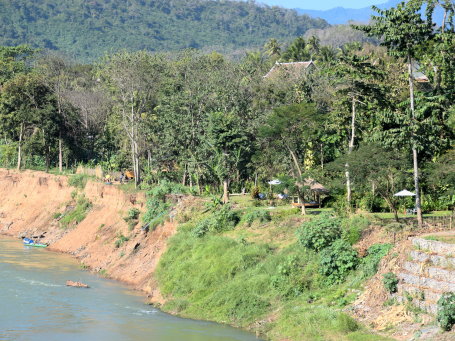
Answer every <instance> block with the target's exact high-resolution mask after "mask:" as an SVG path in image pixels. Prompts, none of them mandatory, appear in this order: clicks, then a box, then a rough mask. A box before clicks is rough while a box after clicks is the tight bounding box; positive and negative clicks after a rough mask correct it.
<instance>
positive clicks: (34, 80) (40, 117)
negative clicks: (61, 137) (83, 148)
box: [0, 74, 58, 170]
mask: <svg viewBox="0 0 455 341" xmlns="http://www.w3.org/2000/svg"><path fill="white" fill-rule="evenodd" d="M54 104H55V102H54V98H53V97H52V94H51V93H50V91H49V89H48V88H47V87H46V86H45V85H44V84H43V83H42V82H41V78H40V76H39V75H37V74H27V75H25V74H19V75H17V76H16V77H14V78H13V79H10V80H9V81H8V82H6V83H5V84H4V85H3V88H2V91H1V92H0V127H1V128H2V130H3V131H5V132H6V133H7V134H9V136H10V137H11V138H12V139H14V140H17V143H18V149H17V169H18V170H19V169H20V168H21V165H22V157H23V152H22V150H23V144H24V140H25V139H26V137H27V135H28V134H30V133H34V131H35V129H38V130H39V131H41V132H42V135H43V145H44V154H45V155H46V169H47V170H48V169H49V165H50V145H51V141H52V139H53V138H54V137H55V129H56V127H57V126H58V117H56V115H55V105H54Z"/></svg>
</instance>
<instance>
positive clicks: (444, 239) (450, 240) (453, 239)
mask: <svg viewBox="0 0 455 341" xmlns="http://www.w3.org/2000/svg"><path fill="white" fill-rule="evenodd" d="M424 239H426V240H434V241H438V242H443V243H447V244H455V236H445V235H439V236H427V237H424Z"/></svg>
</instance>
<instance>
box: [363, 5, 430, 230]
mask: <svg viewBox="0 0 455 341" xmlns="http://www.w3.org/2000/svg"><path fill="white" fill-rule="evenodd" d="M421 7H422V1H409V2H408V3H405V2H402V3H400V4H399V5H398V6H397V7H396V8H391V9H389V10H381V9H379V8H378V7H375V6H373V9H374V10H375V11H376V12H377V13H378V14H379V16H372V22H373V23H372V24H371V25H369V26H356V28H358V29H360V30H362V31H364V32H365V33H366V34H367V35H369V36H375V37H379V38H382V41H381V44H382V45H384V46H386V47H387V48H388V51H389V53H390V54H391V55H394V56H397V57H403V58H405V60H406V63H407V64H408V83H409V102H410V110H411V116H412V121H413V132H412V136H411V144H412V157H413V164H414V186H415V192H416V210H417V220H418V224H419V226H422V223H423V221H422V208H421V198H420V185H419V161H418V156H417V141H416V139H417V136H416V130H417V129H418V122H417V120H416V111H415V100H414V79H413V70H414V67H413V63H414V59H415V57H416V53H417V51H418V49H419V46H420V45H421V44H422V43H423V42H425V41H427V40H428V39H431V38H432V37H433V34H434V30H433V23H432V21H431V12H430V13H427V20H424V19H422V16H421V14H420V9H421Z"/></svg>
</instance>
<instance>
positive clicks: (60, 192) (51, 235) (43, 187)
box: [0, 169, 185, 303]
mask: <svg viewBox="0 0 455 341" xmlns="http://www.w3.org/2000/svg"><path fill="white" fill-rule="evenodd" d="M74 190H75V188H73V187H71V186H68V179H67V177H65V176H56V175H51V174H47V173H43V172H34V171H33V172H32V171H23V172H16V171H11V170H9V171H8V170H4V169H0V234H3V235H8V236H13V237H18V238H20V237H23V236H26V237H32V238H38V237H42V238H40V242H42V243H49V248H48V249H49V250H51V251H57V252H62V253H70V254H72V255H74V256H75V257H77V258H78V259H79V260H80V261H81V264H83V265H84V267H88V268H90V269H91V270H93V271H95V272H99V273H101V274H103V275H105V276H107V277H109V278H112V279H116V280H119V281H122V282H124V283H127V284H130V285H131V286H133V287H134V288H135V289H138V290H142V291H144V292H146V293H148V294H149V295H150V296H151V297H152V300H153V301H154V302H157V303H160V302H162V298H161V296H160V294H159V291H158V290H157V286H156V284H155V281H154V278H153V273H154V271H155V269H156V266H157V264H158V261H159V258H160V256H161V255H162V254H163V253H164V251H165V248H166V241H167V239H168V238H169V237H170V236H172V235H173V234H174V233H175V231H176V224H175V223H174V222H166V223H165V224H164V225H162V226H159V227H157V228H156V229H155V230H153V231H149V232H148V233H145V232H143V231H142V230H141V224H140V223H139V224H138V225H136V226H135V227H134V229H133V230H132V231H130V230H129V228H128V224H127V223H126V222H125V220H124V219H123V217H125V216H126V214H127V211H128V210H129V209H130V208H133V207H136V208H138V209H139V210H141V211H143V209H144V203H145V198H144V196H143V195H142V194H134V195H132V194H128V193H125V192H123V191H122V190H121V189H119V188H118V187H117V186H112V185H105V184H103V183H100V182H95V181H89V182H88V183H87V185H86V187H85V189H84V190H83V193H84V194H85V196H86V197H87V198H88V199H89V200H90V202H91V203H92V205H93V206H92V208H91V210H90V211H89V212H88V214H87V216H86V218H85V219H84V220H83V221H82V222H80V223H79V224H78V225H76V226H72V227H70V228H67V229H63V228H61V227H60V224H59V222H58V221H57V220H56V219H54V218H53V217H54V214H55V213H57V212H60V213H61V212H64V211H65V208H66V207H67V206H71V202H72V198H71V193H72V192H73V191H74ZM79 192H81V190H79ZM183 200H185V199H183ZM120 234H122V235H123V236H126V237H128V238H129V240H128V241H126V242H124V243H123V244H122V245H121V246H120V247H119V248H117V247H116V246H115V241H116V240H117V239H118V236H119V235H120Z"/></svg>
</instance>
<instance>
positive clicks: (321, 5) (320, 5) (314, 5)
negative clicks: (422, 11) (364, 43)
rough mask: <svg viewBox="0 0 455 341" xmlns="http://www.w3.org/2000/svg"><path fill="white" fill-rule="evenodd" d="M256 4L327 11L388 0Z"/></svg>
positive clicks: (296, 0) (302, 0)
mask: <svg viewBox="0 0 455 341" xmlns="http://www.w3.org/2000/svg"><path fill="white" fill-rule="evenodd" d="M256 2H262V3H265V4H267V5H277V6H282V7H286V8H303V9H319V10H326V9H331V8H334V7H345V8H363V7H369V6H371V5H378V4H382V3H386V2H387V0H256Z"/></svg>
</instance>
